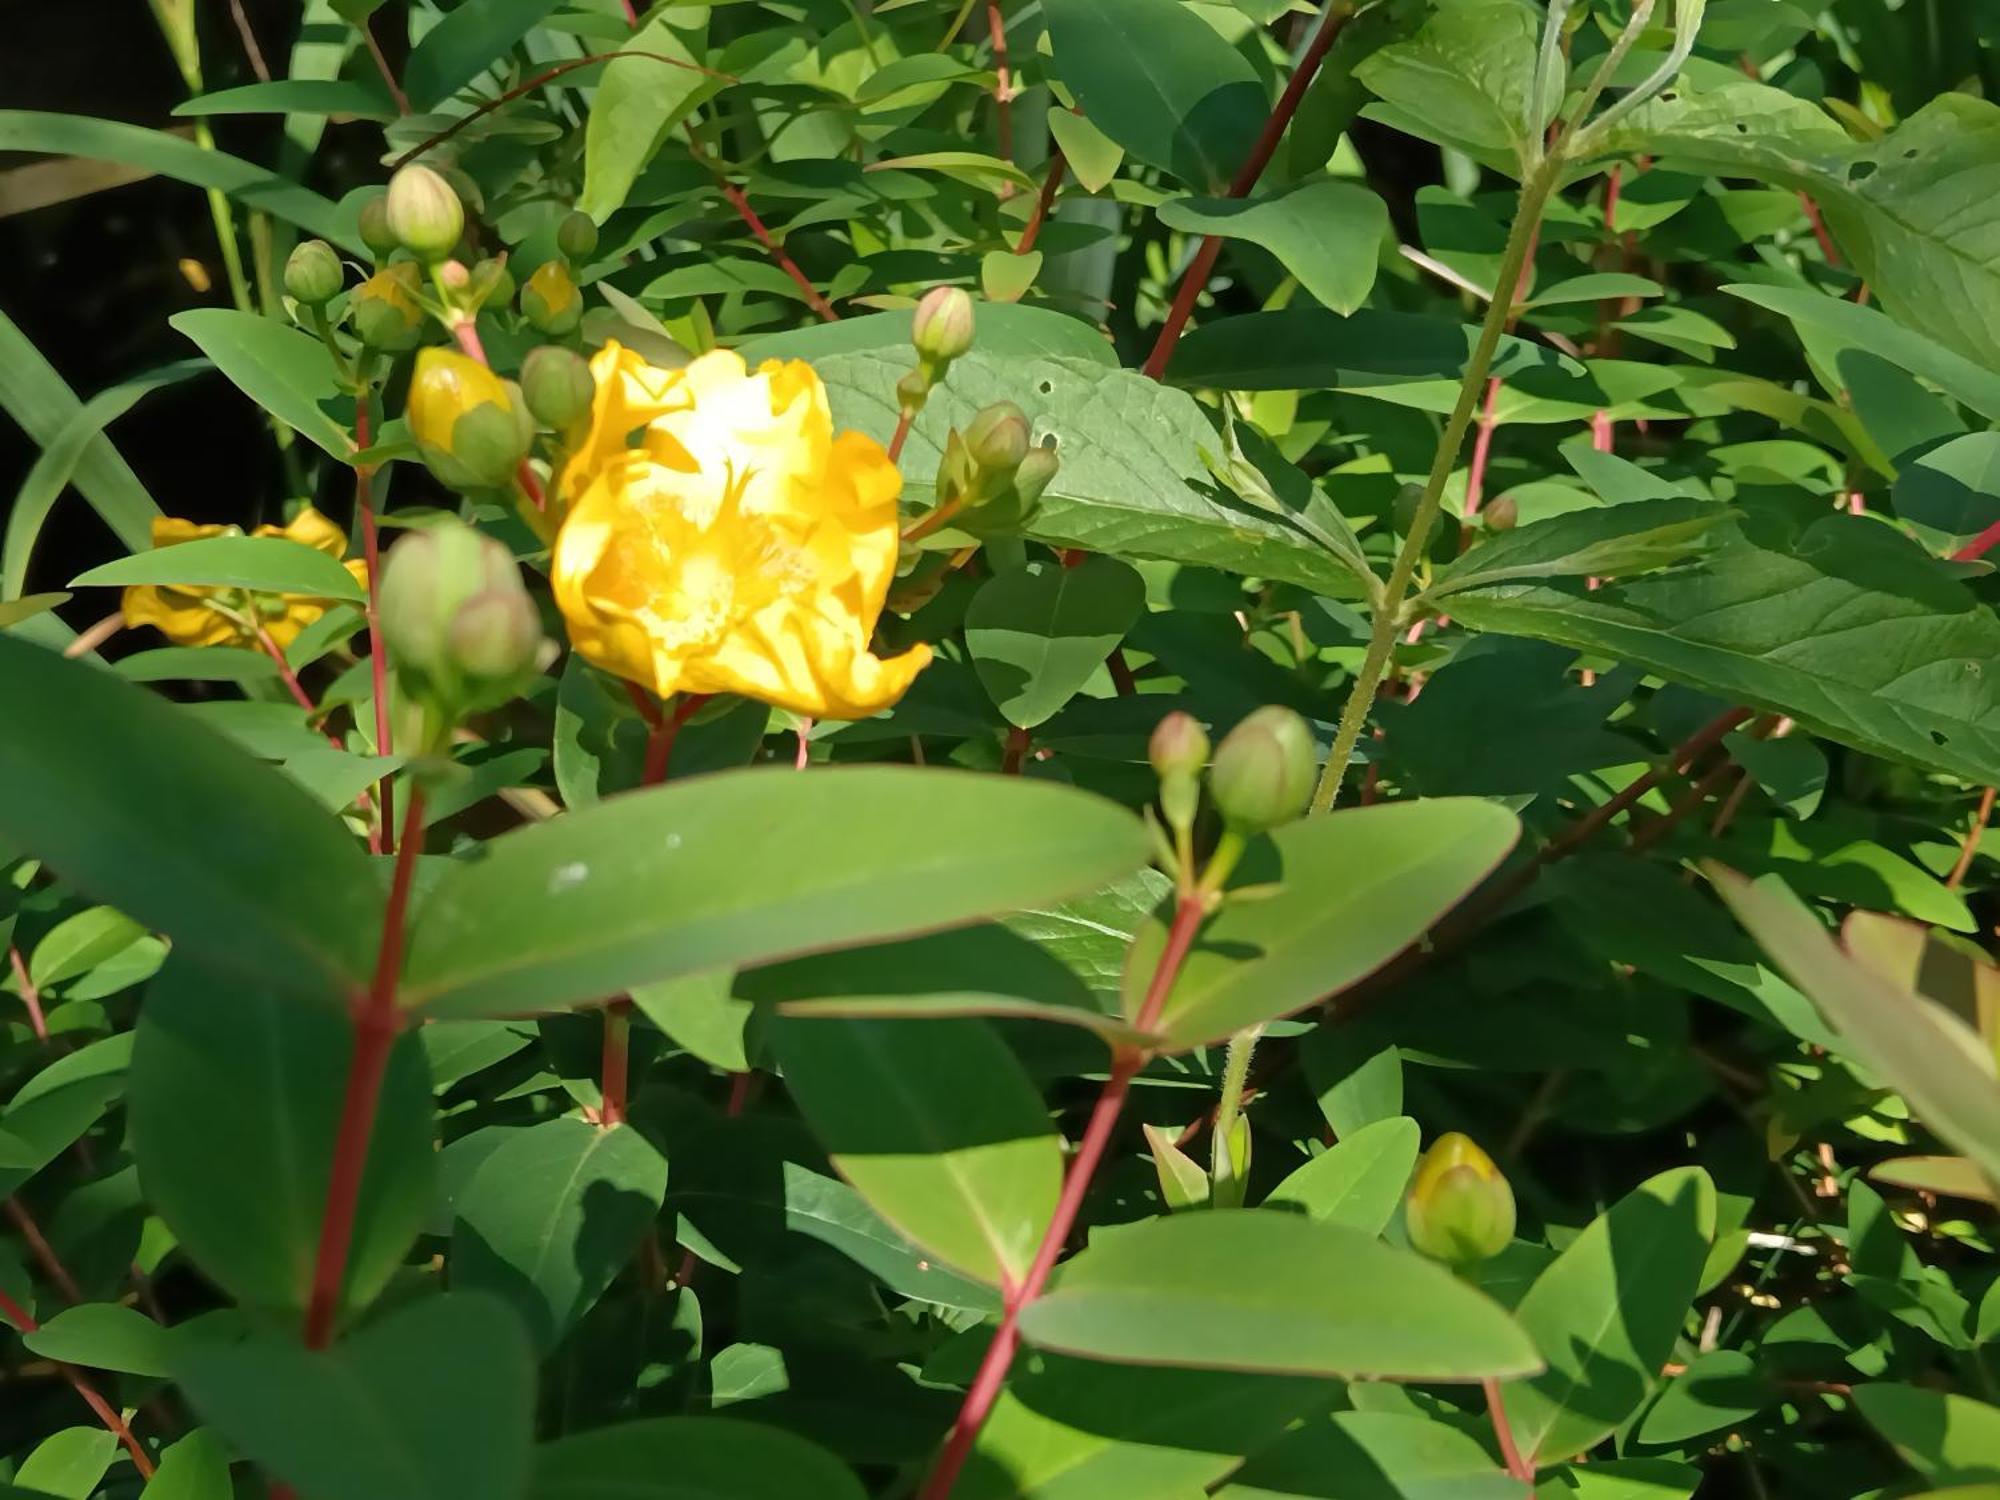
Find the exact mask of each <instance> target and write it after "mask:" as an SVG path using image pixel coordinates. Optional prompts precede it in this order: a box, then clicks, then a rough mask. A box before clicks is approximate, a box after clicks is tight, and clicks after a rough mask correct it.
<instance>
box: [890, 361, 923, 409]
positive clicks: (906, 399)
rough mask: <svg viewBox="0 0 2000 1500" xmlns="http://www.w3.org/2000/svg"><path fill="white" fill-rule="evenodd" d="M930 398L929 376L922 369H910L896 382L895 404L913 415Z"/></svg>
mask: <svg viewBox="0 0 2000 1500" xmlns="http://www.w3.org/2000/svg"><path fill="white" fill-rule="evenodd" d="M930 398H931V378H930V376H929V375H928V374H926V373H925V372H924V371H922V370H912V371H910V373H909V374H907V375H905V376H904V377H903V378H902V379H901V380H898V381H897V382H896V404H897V405H898V406H899V407H901V408H902V409H903V410H904V411H906V412H909V413H911V414H912V415H914V414H915V413H917V412H920V411H922V410H923V409H924V403H925V402H926V401H928V400H930Z"/></svg>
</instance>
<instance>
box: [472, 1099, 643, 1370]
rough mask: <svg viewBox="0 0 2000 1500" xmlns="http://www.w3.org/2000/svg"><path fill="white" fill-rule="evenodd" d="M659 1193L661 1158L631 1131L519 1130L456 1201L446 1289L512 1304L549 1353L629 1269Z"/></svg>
mask: <svg viewBox="0 0 2000 1500" xmlns="http://www.w3.org/2000/svg"><path fill="white" fill-rule="evenodd" d="M666 1191H667V1163H666V1160H665V1158H663V1157H662V1156H661V1155H660V1154H659V1152H657V1151H655V1150H654V1149H653V1148H652V1146H651V1145H649V1144H648V1143H647V1141H646V1138H645V1137H644V1136H642V1135H640V1134H639V1132H638V1131H636V1130H634V1129H632V1128H631V1127H630V1126H629V1125H618V1126H615V1127H613V1128H611V1129H609V1130H600V1129H598V1128H597V1127H596V1126H595V1125H589V1124H586V1123H585V1122H584V1121H582V1120H575V1119H565V1120H549V1121H547V1122H546V1123H544V1124H541V1125H537V1126H534V1127H532V1128H530V1129H527V1130H523V1131H520V1132H518V1133H517V1134H515V1135H512V1136H510V1137H508V1139H507V1140H506V1142H505V1143H504V1144H503V1145H501V1147H500V1148H499V1149H498V1150H497V1151H495V1152H493V1154H492V1155H490V1156H488V1157H487V1158H486V1160H485V1161H484V1162H483V1163H481V1165H480V1167H479V1169H478V1170H477V1171H476V1172H474V1173H473V1175H472V1180H471V1181H470V1182H468V1183H467V1184H466V1185H465V1187H464V1189H463V1190H462V1191H460V1192H459V1193H458V1194H457V1196H456V1198H455V1199H454V1202H453V1207H454V1208H455V1210H456V1212H457V1216H458V1219H457V1223H456V1224H454V1225H453V1227H452V1252H451V1265H452V1285H453V1286H454V1287H458V1288H461V1289H464V1290H468V1291H489V1292H492V1293H494V1294H495V1295H497V1296H499V1297H501V1298H503V1299H504V1300H506V1301H507V1302H509V1303H511V1304H512V1305H513V1307H514V1308H515V1310H516V1311H517V1312H519V1313H520V1314H521V1318H522V1321H523V1322H524V1323H525V1324H526V1325H527V1327H528V1328H529V1330H530V1331H531V1332H532V1333H533V1334H534V1336H535V1341H536V1342H537V1343H538V1344H539V1345H540V1346H541V1347H542V1348H543V1349H545V1350H546V1349H552V1348H554V1347H555V1345H556V1344H557V1343H558V1342H559V1341H560V1340H561V1339H562V1336H563V1335H564V1334H565V1333H566V1332H567V1331H568V1330H569V1329H570V1328H571V1327H573V1326H574V1325H575V1323H576V1322H577V1320H578V1319H579V1318H581V1317H582V1316H583V1315H584V1314H585V1313H586V1312H588V1311H589V1310H590V1308H591V1305H592V1304H593V1303H595V1302H596V1301H597V1299H598V1298H599V1297H601V1296H602V1295H603V1294H604V1289H605V1288H606V1287H608V1286H610V1284H611V1281H612V1278H614V1277H615V1276H617V1274H618V1273H619V1272H620V1271H622V1270H623V1269H624V1268H625V1267H626V1265H627V1264H629V1263H630V1261H631V1259H632V1253H633V1250H634V1248H635V1247H636V1246H637V1245H638V1243H639V1240H640V1239H641V1237H642V1236H644V1235H645V1234H646V1232H647V1231H648V1230H649V1229H650V1228H651V1227H652V1225H653V1221H654V1219H655V1218H656V1217H657V1216H658V1214H659V1211H660V1202H661V1199H662V1198H664V1197H665V1195H666Z"/></svg>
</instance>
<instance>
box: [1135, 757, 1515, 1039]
mask: <svg viewBox="0 0 2000 1500" xmlns="http://www.w3.org/2000/svg"><path fill="white" fill-rule="evenodd" d="M1519 835H1520V824H1519V823H1518V822H1516V821H1515V818H1514V815H1513V814H1512V813H1510V812H1508V811H1507V810H1506V809H1505V808H1502V807H1499V806H1497V805H1495V804H1494V803H1491V802H1482V801H1479V800H1477V799H1474V798H1470V797H1450V798H1437V799H1434V800H1428V801H1420V802H1399V803H1391V804H1387V805H1383V806H1378V807H1358V808H1351V809H1349V810H1347V811H1345V812H1340V813H1335V814H1332V815H1331V816H1328V817H1322V818H1312V819H1308V820H1306V821H1304V822H1300V823H1294V824H1292V825H1290V826H1289V827H1286V828H1281V829H1279V830H1278V831H1277V832H1276V833H1274V834H1273V835H1271V837H1270V839H1269V840H1268V841H1267V842H1262V843H1259V844H1256V845H1253V846H1252V848H1251V851H1250V853H1249V854H1248V855H1247V856H1246V857H1245V859H1244V861H1243V863H1242V865H1241V866H1240V867H1239V868H1238V871H1237V876H1236V880H1235V883H1236V884H1238V885H1246V886H1254V885H1265V884H1270V883H1274V882H1276V883H1281V886H1282V888H1281V889H1280V890H1278V891H1277V892H1275V893H1274V894H1270V895H1268V896H1263V897H1262V898H1261V899H1256V900H1245V901H1237V902H1232V903H1230V904H1228V905H1226V906H1224V907H1223V909H1222V910H1221V911H1220V912H1219V913H1217V914H1216V915H1215V916H1214V917H1212V918H1211V919H1209V921H1208V922H1206V923H1205V924H1204V925H1203V927H1202V929H1201V931H1200V933H1199V934H1198V935H1197V936H1196V938H1195V944H1194V948H1193V951H1192V952H1190V953H1189V954H1188V957H1187V961H1186V962H1185V963H1184V964H1183V965H1182V966H1181V972H1180V977H1179V979H1177V980H1176V981H1175V983H1174V987H1173V990H1172V992H1171V993H1170V994H1169V995H1168V996H1167V1003H1166V1007H1165V1009H1164V1010H1163V1011H1162V1012H1161V1015H1160V1021H1159V1025H1158V1027H1157V1030H1158V1032H1159V1033H1160V1034H1161V1036H1162V1037H1164V1038H1165V1040H1166V1044H1167V1046H1168V1047H1170V1048H1171V1049H1172V1050H1174V1051H1186V1050H1189V1049H1191V1048H1195V1047H1200V1046H1203V1045H1206V1044H1207V1043H1209V1042H1217V1041H1221V1040H1222V1039H1223V1038H1225V1037H1228V1036H1232V1035H1234V1034H1235V1033H1236V1032H1239V1031H1242V1030H1243V1029H1245V1028H1246V1027H1249V1026H1255V1025H1257V1024H1258V1023H1260V1022H1263V1021H1271V1020H1275V1019H1277V1018H1278V1017H1280V1016H1287V1015H1290V1014H1291V1013H1292V1012H1293V1011H1295V1010H1300V1009H1303V1008H1304V1007H1305V1006H1307V1005H1310V1004H1312V1003H1313V1002H1314V1001H1316V1000H1321V999H1325V998H1328V997H1330V996H1333V995H1337V994H1339V993H1340V992H1341V991H1342V990H1344V989H1346V988H1347V987H1348V986H1349V985H1351V984H1354V983H1356V982H1357V981H1359V980H1361V979H1365V978H1366V977H1367V976H1368V975H1370V974H1372V973H1373V972H1374V971H1375V970H1376V969H1379V968H1380V967H1381V966H1382V965H1383V964H1385V963H1387V962H1388V961H1389V960H1390V959H1392V958H1394V957H1395V956H1396V955H1397V954H1398V953H1400V952H1401V951H1402V950H1403V949H1404V948H1406V947H1408V946H1409V945H1410V944H1411V943H1413V942H1415V941H1417V939H1419V938H1420V937H1422V936H1423V935H1424V933H1425V932H1426V931H1428V930H1429V928H1430V927H1431V926H1432V924H1433V923H1435V922H1436V921H1437V920H1438V918H1440V917H1442V916H1443V915H1444V914H1445V913H1446V912H1448V911H1450V910H1451V909H1452V907H1454V906H1456V905H1457V904H1458V903H1459V901H1460V900H1462V899H1463V898H1464V897H1465V896H1466V895H1467V894H1468V893H1469V892H1470V891H1471V890H1472V889H1473V888H1474V887H1475V886H1477V885H1478V884H1479V883H1480V881H1482V880H1484V879H1485V878H1486V876H1487V875H1488V874H1489V873H1490V872H1491V871H1492V869H1493V867H1494V866H1495V865H1496V864H1498V863H1499V862H1500V860H1501V858H1502V857H1503V856H1504V855H1505V854H1506V853H1507V851H1508V850H1509V849H1511V848H1512V847H1513V846H1514V840H1515V839H1516V838H1517V837H1519ZM1334 890H1337V891H1339V892H1340V893H1341V897H1340V900H1338V901H1329V900H1328V899H1327V892H1328V891H1334ZM1165 947H1166V929H1165V926H1164V925H1163V924H1162V922H1161V921H1160V919H1159V918H1158V917H1155V918H1154V919H1153V920H1152V921H1151V922H1149V923H1147V925H1146V927H1145V928H1144V930H1142V931H1141V932H1140V934H1139V936H1138V937H1137V939H1135V941H1134V943H1133V946H1132V957H1131V960H1130V962H1129V963H1128V964H1127V965H1126V969H1125V1014H1126V1016H1127V1017H1128V1018H1130V1017H1136V1016H1137V1015H1138V1011H1139V1004H1140V1001H1141V1000H1142V999H1143V998H1144V995H1145V992H1146V987H1147V985H1148V984H1149V983H1150V982H1151V979H1152V974H1153V969H1154V967H1155V965H1156V964H1157V963H1158V962H1159V957H1160V954H1161V953H1162V952H1163V951H1164V949H1165Z"/></svg>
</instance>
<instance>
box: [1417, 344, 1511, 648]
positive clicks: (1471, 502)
mask: <svg viewBox="0 0 2000 1500" xmlns="http://www.w3.org/2000/svg"><path fill="white" fill-rule="evenodd" d="M1499 425H1500V381H1499V379H1498V378H1497V377H1496V378H1495V379H1492V380H1489V381H1487V382H1486V404H1485V405H1484V406H1482V407H1481V408H1480V409H1479V426H1478V427H1477V429H1476V430H1475V431H1474V433H1473V435H1472V467H1471V468H1470V469H1469V470H1467V471H1466V476H1465V518H1466V519H1467V520H1468V521H1469V520H1471V519H1472V518H1473V517H1474V516H1476V515H1478V514H1479V506H1480V502H1481V501H1482V500H1484V499H1485V497H1486V464H1487V460H1488V459H1490V458H1491V457H1492V456H1493V432H1494V429H1495V428H1497V427H1498V426H1499ZM1419 623H1421V622H1419Z"/></svg>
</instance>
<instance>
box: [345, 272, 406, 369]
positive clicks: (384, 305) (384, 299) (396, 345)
mask: <svg viewBox="0 0 2000 1500" xmlns="http://www.w3.org/2000/svg"><path fill="white" fill-rule="evenodd" d="M418 278H419V272H418V270H417V266H416V262H415V261H408V260H403V261H397V262H396V263H395V264H394V265H390V266H384V267H383V268H382V269H381V270H379V271H377V272H376V273H375V274H374V275H373V276H370V277H369V278H368V279H367V280H366V281H364V282H362V283H361V285H360V286H358V287H356V288H355V289H354V295H353V297H351V298H350V299H349V301H348V308H349V311H351V312H352V313H353V315H354V331H355V332H356V333H357V334H359V335H360V337H361V342H362V343H364V344H366V345H367V346H368V347H369V348H370V349H378V350H381V351H382V352H384V353H388V354H400V353H402V352H403V351H404V350H405V349H414V348H416V347H417V343H418V341H419V340H420V339H421V338H422V337H423V332H424V309H423V304H422V303H420V302H418V301H417V289H418V287H419V286H420V285H421V283H420V281H419V279H418Z"/></svg>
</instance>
